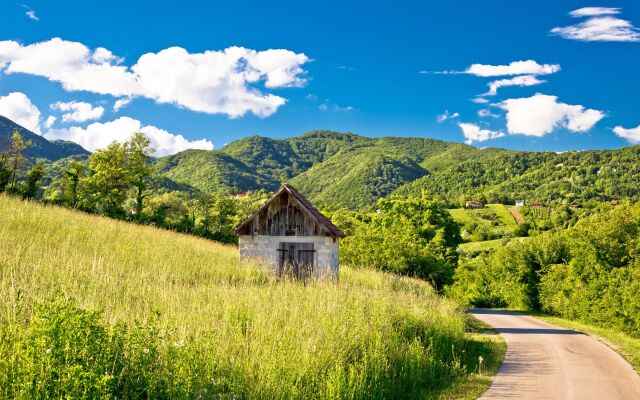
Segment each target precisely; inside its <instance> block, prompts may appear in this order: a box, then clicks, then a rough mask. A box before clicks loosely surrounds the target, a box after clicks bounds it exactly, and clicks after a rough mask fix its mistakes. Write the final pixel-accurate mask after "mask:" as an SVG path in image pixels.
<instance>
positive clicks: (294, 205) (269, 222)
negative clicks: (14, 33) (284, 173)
mask: <svg viewBox="0 0 640 400" xmlns="http://www.w3.org/2000/svg"><path fill="white" fill-rule="evenodd" d="M234 233H235V234H236V235H268V236H331V237H344V233H342V231H341V230H340V229H338V227H336V226H335V225H334V224H333V223H331V221H330V220H329V219H328V218H327V217H325V216H324V215H322V214H321V213H320V211H318V210H317V209H316V208H315V207H313V205H312V204H311V203H310V202H309V200H307V199H306V198H305V197H304V196H302V194H300V192H298V191H297V190H296V189H295V188H293V187H292V186H291V185H286V184H285V185H284V186H283V187H282V188H281V189H280V190H279V191H278V192H277V193H276V194H275V195H274V196H273V197H272V198H270V199H269V200H267V202H266V203H264V204H263V205H262V206H261V207H260V208H258V209H257V210H256V211H255V212H253V213H252V214H251V215H250V216H249V217H248V218H247V219H245V220H244V221H243V222H242V223H240V225H238V226H237V227H236V229H235V230H234Z"/></svg>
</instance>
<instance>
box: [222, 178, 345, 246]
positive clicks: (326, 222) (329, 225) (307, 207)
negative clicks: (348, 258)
mask: <svg viewBox="0 0 640 400" xmlns="http://www.w3.org/2000/svg"><path fill="white" fill-rule="evenodd" d="M283 191H287V192H288V193H289V194H290V195H291V196H292V197H293V198H294V199H295V200H296V201H297V202H298V204H300V207H301V208H302V209H303V210H304V211H306V212H307V213H308V214H309V215H310V216H311V218H313V219H314V220H316V221H317V222H318V223H319V224H320V225H322V226H323V227H324V228H325V229H326V230H327V232H329V235H330V236H332V237H339V238H343V237H345V234H344V233H343V232H342V231H341V230H340V228H338V227H337V226H335V225H334V224H333V222H331V220H330V219H329V218H327V217H325V216H324V215H323V214H322V213H321V212H320V211H318V209H317V208H315V206H314V205H313V204H312V203H311V202H310V201H309V199H307V198H306V197H304V195H303V194H302V193H300V192H299V191H298V189H296V188H294V187H293V186H291V185H289V184H288V183H285V184H284V185H282V187H281V188H280V189H279V190H278V191H277V192H276V193H275V194H274V195H273V196H271V198H270V199H269V200H267V201H266V202H264V204H262V205H261V206H260V207H258V209H257V210H255V211H254V212H252V213H251V215H249V216H248V217H247V218H245V219H244V221H242V222H240V224H238V226H236V227H235V228H234V229H233V231H232V233H233V234H235V235H237V234H238V231H239V230H240V228H242V227H243V226H245V225H246V224H248V223H249V222H250V221H251V220H252V219H253V218H255V216H256V215H258V214H259V213H260V211H262V210H263V209H265V208H266V207H268V206H269V204H270V203H271V202H272V201H273V200H274V199H276V198H277V197H278V196H280V194H282V192H283Z"/></svg>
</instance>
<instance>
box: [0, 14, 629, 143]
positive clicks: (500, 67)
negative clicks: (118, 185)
mask: <svg viewBox="0 0 640 400" xmlns="http://www.w3.org/2000/svg"><path fill="white" fill-rule="evenodd" d="M93 3H94V2H84V1H83V2H80V1H78V2H72V1H68V2H64V3H57V4H54V2H50V1H29V2H28V3H24V4H22V3H21V4H16V3H12V2H3V3H2V4H0V15H2V16H3V18H2V24H0V114H2V113H4V114H11V116H13V117H14V119H21V121H22V122H23V123H25V124H26V125H31V126H30V127H31V128H33V129H36V130H38V131H39V132H40V133H42V134H44V135H45V137H49V138H63V139H71V140H76V141H78V142H79V143H81V144H83V145H84V146H85V147H89V148H90V149H95V148H99V147H101V146H104V144H105V143H108V142H109V141H111V140H114V139H118V140H121V139H124V138H126V137H127V135H129V134H130V132H128V131H129V130H133V129H136V130H138V129H142V130H143V131H145V132H148V134H149V135H150V136H152V137H153V138H154V144H155V145H156V147H157V148H159V152H158V154H159V155H161V154H169V153H173V152H175V151H179V150H181V149H184V148H187V147H200V148H210V146H211V145H213V146H215V147H216V148H220V147H222V146H223V145H224V144H225V143H228V142H231V141H233V140H235V139H239V138H242V137H245V136H249V135H256V134H257V135H265V136H269V137H274V138H280V137H289V136H294V135H298V134H301V133H303V132H305V131H309V130H314V129H333V130H338V131H350V132H354V133H358V134H362V135H365V136H385V135H393V136H414V137H433V138H438V139H443V140H447V141H458V142H464V141H467V142H469V143H472V144H473V145H475V146H478V147H490V146H491V147H504V148H511V149H522V150H553V151H564V150H580V149H591V148H617V147H621V146H626V145H629V144H630V143H638V142H640V100H638V94H639V93H640V79H638V78H639V71H640V68H639V65H640V33H639V31H638V29H637V27H639V26H640V4H638V3H637V2H633V1H616V2H613V1H598V2H595V3H592V2H590V3H585V2H579V1H562V2H546V1H545V2H540V1H517V2H509V1H482V2H479V1H457V2H431V1H421V2H392V3H385V4H374V2H350V3H349V4H345V3H344V2H333V1H325V2H315V3H314V4H304V3H305V2H257V1H256V2H249V1H236V2H228V3H227V4H223V3H220V2H215V3H214V2H207V4H203V3H204V2H190V1H182V2H180V3H179V5H180V6H179V7H176V5H175V2H156V3H154V5H151V4H150V3H148V2H119V1H110V2H109V3H108V4H109V5H108V6H105V5H98V4H93ZM585 7H590V8H585ZM575 10H582V11H577V12H576V11H575ZM572 11H573V12H574V14H573V15H570V14H569V13H570V12H572ZM554 28H556V29H554ZM54 38H60V39H61V40H60V41H58V42H53V41H52V40H53V39H54ZM38 44H40V45H38ZM175 46H177V47H180V48H182V49H183V50H175V49H174V50H171V51H167V49H171V48H172V47H175ZM233 47H239V48H242V50H237V49H236V50H227V51H226V52H225V49H229V48H233ZM83 48H84V49H86V51H87V53H86V54H85V55H84V56H82V49H83ZM99 48H101V49H102V50H96V49H99ZM104 49H106V50H104ZM269 49H279V50H280V51H279V52H269V51H268V50H269ZM207 51H210V52H211V53H207V54H209V56H206V57H203V56H202V53H204V52H207ZM238 54H240V55H238ZM143 55H147V56H145V57H143V59H144V61H145V62H144V63H142V62H141V61H142V59H140V57H141V56H143ZM149 55H150V57H149ZM83 57H84V59H83ZM83 60H84V61H83ZM518 62H524V63H518ZM83 63H85V64H86V65H84V64H83ZM474 64H475V66H474V67H472V65H474ZM100 65H101V66H100ZM134 65H137V66H138V67H134ZM194 65H196V66H197V67H198V69H194V70H191V69H190V68H192V67H193V68H196V67H194ZM84 67H87V69H86V70H85V69H83V68H84ZM74 68H76V69H74ZM99 68H105V69H104V71H105V72H104V73H103V72H100V71H103V70H102V69H99ZM195 71H198V72H195ZM443 71H444V72H449V73H441V72H443ZM438 72H440V73H438ZM177 75H179V76H177ZM496 81H500V82H501V83H500V84H499V85H502V86H500V87H498V88H497V90H496V92H497V93H496V94H495V95H483V94H486V93H487V92H488V90H489V87H488V84H489V83H491V82H496ZM541 81H544V82H541ZM524 84H527V85H528V86H519V85H524ZM477 98H481V99H485V100H479V101H485V103H482V104H479V103H476V102H474V101H472V100H473V99H477ZM118 99H120V100H121V102H126V101H129V103H128V104H126V105H124V106H123V107H121V108H120V109H118V111H114V103H115V101H116V100H118ZM476 101H478V100H476ZM481 110H484V111H481ZM445 111H446V112H447V114H445ZM479 112H481V113H482V115H479V114H478V113H479ZM442 115H447V116H449V118H446V119H445V118H443V117H440V118H439V116H442ZM11 116H10V117H11ZM50 116H51V117H55V121H53V119H52V118H49V117H50ZM47 119H49V121H48V122H49V123H47ZM465 133H466V137H465ZM176 135H181V136H182V137H178V138H177V137H176Z"/></svg>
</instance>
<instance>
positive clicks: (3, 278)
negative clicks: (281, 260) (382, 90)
mask: <svg viewBox="0 0 640 400" xmlns="http://www.w3.org/2000/svg"><path fill="white" fill-rule="evenodd" d="M468 325H469V324H468V322H467V317H465V314H464V312H463V310H462V309H460V308H459V307H457V306H456V304H455V303H453V302H452V301H450V300H447V299H445V298H442V297H441V296H439V295H438V294H436V293H435V292H434V290H433V289H432V288H431V286H430V285H429V284H427V283H426V282H424V281H420V280H416V279H411V278H407V277H399V276H396V275H393V274H387V273H382V272H376V271H371V270H358V269H347V268H343V269H342V270H341V275H340V281H339V282H338V283H332V282H323V281H318V282H307V283H306V284H304V283H301V282H288V281H279V282H278V281H276V280H275V279H274V278H273V277H272V276H271V275H269V274H268V273H266V272H265V271H264V269H261V268H260V266H258V265H250V264H241V263H240V262H239V260H238V255H237V249H236V248H235V247H233V246H227V245H222V244H218V243H215V242H212V241H209V240H205V239H201V238H196V237H193V236H188V235H183V234H179V233H175V232H171V231H166V230H160V229H156V228H153V227H147V226H142V225H136V224H130V223H126V222H122V221H116V220H112V219H108V218H105V217H99V216H95V215H89V214H83V213H80V212H77V211H73V210H70V209H64V208H59V207H54V206H46V205H42V204H39V203H34V202H25V201H21V200H18V199H15V198H11V197H8V196H3V195H0V398H25V399H26V398H63V397H64V398H115V397H117V398H216V399H227V398H228V399H245V398H246V399H253V398H270V399H291V398H293V399H296V398H297V399H305V398H314V399H322V398H327V399H329V398H341V399H356V398H357V399H361V398H371V399H377V398H438V397H441V396H444V397H446V396H447V393H451V392H450V391H451V390H452V388H455V387H456V384H457V383H459V382H468V381H469V380H470V379H472V378H473V376H483V375H486V374H487V367H486V366H497V365H499V363H500V361H501V358H500V356H499V351H497V350H496V344H495V342H493V341H487V340H485V339H482V338H478V337H477V335H475V334H473V335H469V334H468V330H469V326H468ZM483 362H484V363H485V365H486V366H483ZM489 370H491V368H489ZM489 372H492V371H489ZM484 378H485V380H486V376H485V377H484ZM474 390H476V392H478V393H481V391H482V390H481V388H477V387H476V388H475V389H474ZM456 396H457V395H456ZM465 396H469V395H468V394H467V395H462V397H465Z"/></svg>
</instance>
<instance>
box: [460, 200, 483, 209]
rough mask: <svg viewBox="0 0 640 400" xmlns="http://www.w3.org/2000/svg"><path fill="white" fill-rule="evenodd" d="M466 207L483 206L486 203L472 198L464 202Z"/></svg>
mask: <svg viewBox="0 0 640 400" xmlns="http://www.w3.org/2000/svg"><path fill="white" fill-rule="evenodd" d="M464 206H465V208H482V207H484V205H483V204H482V203H480V202H479V201H475V200H471V201H467V202H466V203H464Z"/></svg>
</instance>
